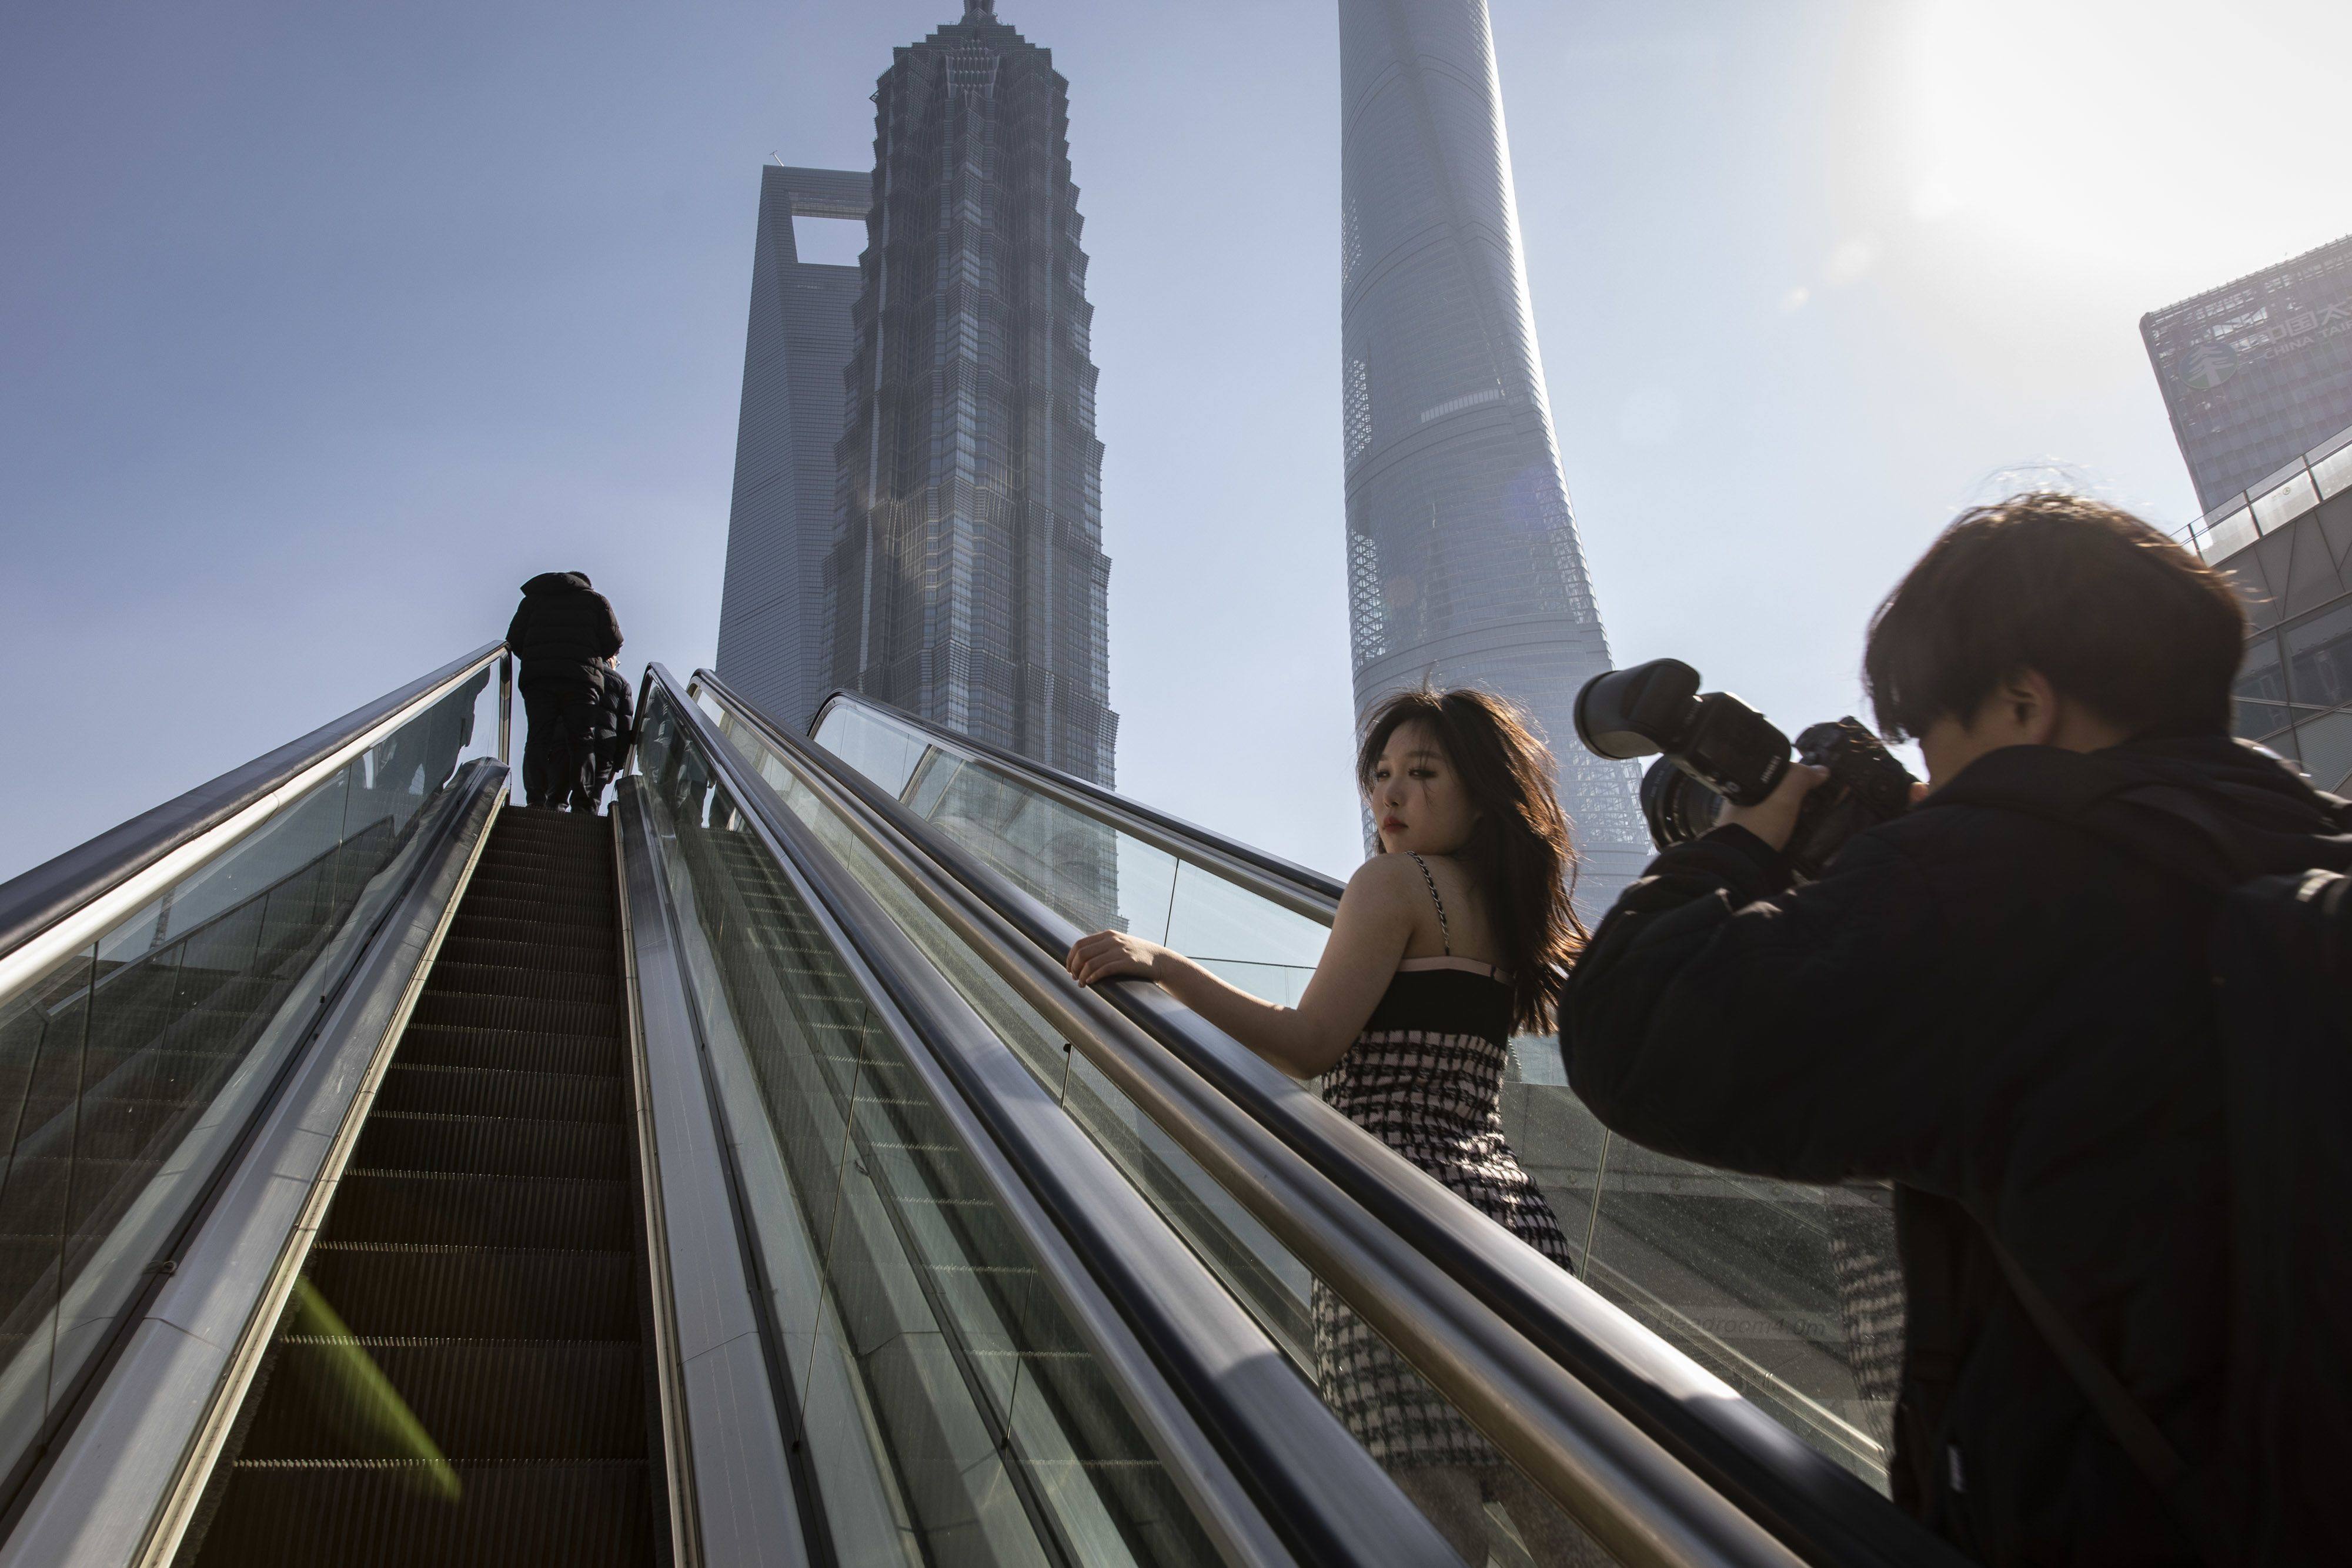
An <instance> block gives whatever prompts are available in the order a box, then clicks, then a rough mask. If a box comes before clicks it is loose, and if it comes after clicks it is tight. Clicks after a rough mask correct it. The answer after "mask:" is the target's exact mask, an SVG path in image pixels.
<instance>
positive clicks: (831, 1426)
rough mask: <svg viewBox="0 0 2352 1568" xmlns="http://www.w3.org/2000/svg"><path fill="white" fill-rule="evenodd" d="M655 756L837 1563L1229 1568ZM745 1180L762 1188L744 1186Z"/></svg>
mask: <svg viewBox="0 0 2352 1568" xmlns="http://www.w3.org/2000/svg"><path fill="white" fill-rule="evenodd" d="M650 710H651V711H649V712H648V714H647V716H646V724H645V727H644V738H643V742H642V751H641V763H642V766H643V768H645V771H646V777H647V780H648V782H649V784H650V785H651V789H649V790H648V791H647V792H646V793H647V798H648V800H649V805H650V809H651V810H652V811H653V814H654V819H655V827H656V832H657V833H658V834H659V836H660V837H661V839H662V840H663V841H664V842H665V848H666V852H667V861H668V862H669V870H670V875H671V893H672V895H673V898H674V900H675V902H676V904H677V908H678V910H679V912H680V916H681V918H682V919H690V920H691V921H692V922H693V925H694V926H695V930H696V934H697V935H698V936H699V938H700V946H702V948H703V949H704V950H705V952H706V953H707V956H708V962H709V965H710V966H711V967H713V968H714V969H715V971H716V973H715V977H714V978H715V980H716V983H717V988H718V990H719V993H720V999H723V1003H724V1007H725V1010H726V1013H727V1015H728V1018H729V1020H730V1023H731V1026H732V1029H733V1030H734V1032H735V1033H736V1034H737V1035H739V1036H740V1040H741V1041H742V1046H743V1050H744V1052H745V1054H746V1055H747V1056H748V1058H749V1061H750V1064H751V1072H752V1074H753V1076H754V1078H755V1079H756V1081H757V1088H758V1093H759V1096H760V1109H761V1113H763V1114H764V1116H765V1117H766V1119H767V1122H768V1124H769V1126H770V1127H771V1128H772V1132H773V1135H774V1144H775V1147H776V1149H777V1151H778V1154H779V1155H780V1157H781V1159H782V1164H783V1165H784V1166H785V1176H786V1178H787V1180H788V1182H789V1186H790V1189H791V1191H790V1195H789V1202H790V1205H791V1208H792V1212H790V1213H781V1212H776V1211H775V1210H774V1207H772V1206H771V1207H769V1208H768V1209H767V1210H766V1211H763V1212H759V1213H755V1214H754V1215H753V1216H752V1217H751V1218H752V1221H753V1224H754V1226H755V1228H756V1229H757V1230H758V1232H759V1235H760V1243H761V1249H762V1253H763V1255H764V1258H765V1260H766V1263H767V1268H768V1272H769V1275H770V1278H771V1283H772V1286H773V1289H774V1291H775V1293H776V1297H777V1301H776V1317H777V1321H778V1322H779V1323H780V1324H781V1325H782V1330H783V1333H784V1337H785V1340H786V1345H785V1350H786V1353H787V1354H786V1359H787V1361H788V1363H789V1371H790V1375H791V1377H792V1380H793V1395H794V1397H795V1399H796V1400H797V1402H798V1404H799V1406H800V1408H801V1412H802V1423H803V1428H804V1429H805V1430H806V1432H807V1433H808V1434H809V1448H810V1453H809V1456H808V1457H809V1459H810V1468H811V1469H812V1470H813V1472H814V1479H815V1481H816V1483H817V1488H818V1490H819V1491H820V1492H821V1493H822V1496H823V1499H824V1513H825V1517H826V1521H827V1524H828V1527H829V1529H830V1532H831V1535H832V1540H833V1544H834V1548H835V1552H836V1554H837V1555H838V1556H839V1557H840V1559H841V1561H843V1562H844V1563H908V1564H916V1563H925V1562H956V1563H992V1564H993V1563H1007V1564H1029V1563H1036V1564H1063V1565H1071V1564H1079V1563H1086V1564H1094V1563H1110V1564H1117V1563H1136V1564H1171V1565H1173V1564H1192V1563H1209V1562H1213V1561H1214V1560H1215V1555H1216V1554H1215V1552H1214V1551H1213V1548H1212V1547H1211V1545H1210V1543H1209V1542H1208V1540H1207V1539H1206V1537H1205V1536H1203V1535H1202V1531H1201V1529H1200V1527H1199V1525H1198V1524H1197V1523H1196V1522H1195V1521H1194V1519H1193V1517H1192V1511H1191V1509H1190V1508H1189V1507H1188V1506H1187V1504H1186V1503H1185V1501H1184V1500H1183V1498H1182V1496H1181V1493H1180V1491H1179V1490H1178V1489H1177V1487H1176V1485H1175V1483H1174V1481H1173V1480H1172V1479H1171V1478H1170V1477H1169V1475H1168V1473H1167V1471H1166V1470H1165V1469H1164V1468H1163V1467H1162V1466H1161V1464H1160V1461H1159V1460H1158V1458H1157V1457H1156V1456H1155V1455H1154V1454H1153V1452H1152V1450H1151V1448H1150V1444H1149V1442H1148V1441H1147V1440H1146V1438H1145V1437H1144V1436H1143V1434H1142V1433H1141V1431H1140V1430H1139V1428H1138V1427H1136V1425H1135V1423H1134V1421H1133V1419H1132V1417H1131V1416H1129V1413H1128V1411H1127V1409H1126V1407H1125V1406H1124V1404H1123V1403H1122V1401H1121V1399H1120V1397H1119V1395H1118V1390H1117V1389H1116V1388H1115V1387H1114V1386H1113V1385H1111V1383H1110V1381H1109V1380H1108V1376H1107V1375H1106V1374H1105V1373H1104V1371H1103V1370H1102V1368H1101V1367H1100V1366H1099V1365H1098V1364H1097V1361H1096V1360H1095V1358H1094V1356H1093V1354H1091V1352H1090V1351H1089V1350H1088V1349H1087V1346H1086V1343H1085V1342H1084V1340H1083V1338H1082V1337H1081V1335H1080V1334H1079V1333H1078V1331H1077V1329H1076V1324H1075V1323H1074V1322H1072V1320H1071V1319H1070V1317H1069V1315H1068V1313H1067V1312H1066V1309H1065V1308H1064V1307H1063V1305H1062V1304H1061V1302H1060V1300H1059V1298H1058V1297H1057V1295H1056V1293H1055V1291H1054V1289H1053V1288H1052V1287H1051V1285H1050V1284H1049V1283H1048V1281H1047V1280H1046V1278H1045V1275H1044V1273H1043V1272H1042V1270H1041V1269H1040V1267H1039V1265H1038V1263H1037V1260H1036V1259H1035V1258H1034V1255H1033V1254H1032V1253H1031V1252H1030V1251H1029V1250H1028V1248H1027V1244H1026V1242H1025V1241H1024V1239H1023V1236H1022V1233H1021V1231H1020V1229H1019V1228H1018V1227H1017V1226H1016V1225H1015V1223H1014V1222H1013V1219H1012V1218H1010V1217H1009V1216H1007V1215H1006V1214H1005V1213H1004V1212H1003V1209H1002V1207H1000V1205H999V1203H998V1202H997V1200H996V1199H995V1198H994V1197H992V1189H991V1188H990V1186H989V1185H988V1183H987V1181H986V1179H985V1178H984V1177H983V1176H982V1172H981V1170H980V1169H979V1167H978V1166H977V1165H976V1164H975V1163H974V1161H973V1158H972V1156H971V1153H970V1152H969V1151H968V1150H967V1149H966V1148H965V1147H964V1146H963V1145H962V1144H961V1141H960V1134H958V1132H957V1131H956V1128H955V1125H954V1124H953V1123H952V1122H951V1121H950V1118H949V1117H948V1116H947V1114H946V1113H944V1112H943V1111H942V1110H941V1108H940V1105H939V1104H938V1103H937V1102H936V1101H934V1100H933V1099H932V1098H931V1097H930V1093H929V1090H928V1089H927V1087H926V1080H925V1077H924V1075H923V1074H922V1073H921V1072H919V1071H918V1070H917V1068H916V1067H915V1065H914V1064H913V1063H912V1062H911V1061H909V1060H908V1057H907V1055H906V1049H905V1047H903V1046H902V1044H901V1043H900V1041H899V1040H898V1037H897V1036H896V1035H895V1034H894V1033H893V1032H892V1030H890V1029H888V1028H886V1027H885V1026H884V1024H883V1022H882V1021H881V1020H880V1019H877V1017H876V1016H875V1014H874V1012H873V1010H872V1009H871V1007H870V1005H869V1003H868V1002H867V1000H866V998H865V996H864V994H863V992H862V990H861V989H860V987H859V984H858V982H857V980H856V977H855V976H854V975H853V974H852V972H851V970H850V969H849V968H848V967H847V966H846V964H845V962H844V960H843V958H842V957H841V956H840V955H839V953H838V952H837V951H835V948H834V947H833V946H832V945H831V942H830V940H829V939H828V937H827V936H826V931H825V927H824V924H823V922H822V921H821V920H820V919H819V918H818V916H817V915H816V914H815V912H814V910H812V909H811V907H810V906H809V904H808V903H807V901H806V900H805V898H804V897H803V895H802V894H801V893H800V891H799V889H798V887H797V885H796V884H795V883H794V882H793V878H792V877H791V876H790V875H789V874H788V873H786V872H785V871H784V870H783V869H782V867H780V866H779V865H778V864H777V863H776V862H774V860H773V859H772V857H771V855H770V853H769V852H768V850H767V849H766V847H765V845H764V843H763V842H762V841H761V840H760V838H759V837H758V836H757V835H756V834H755V833H754V832H753V831H751V828H750V826H749V825H748V823H747V822H746V821H745V820H744V818H743V816H742V814H741V813H740V810H739V809H738V808H737V806H736V804H735V802H734V801H733V800H732V799H731V798H730V796H729V794H728V792H727V790H726V789H725V788H724V787H723V786H721V785H719V784H718V783H717V782H715V779H714V774H715V769H713V768H711V767H710V766H709V763H708V761H707V760H706V759H704V758H702V757H701V756H699V755H698V752H697V751H696V749H695V746H694V742H693V740H692V738H691V737H690V736H688V734H687V732H686V731H685V730H684V729H683V727H681V726H679V725H677V723H676V722H675V720H674V719H673V718H672V717H671V716H669V715H668V714H667V710H666V706H665V705H664V704H662V703H659V702H656V703H655V704H652V705H650ZM755 1185H756V1184H754V1183H752V1182H751V1180H750V1178H747V1186H755Z"/></svg>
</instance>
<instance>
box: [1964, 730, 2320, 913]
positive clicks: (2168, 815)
mask: <svg viewBox="0 0 2352 1568" xmlns="http://www.w3.org/2000/svg"><path fill="white" fill-rule="evenodd" d="M1945 805H1951V806H1964V805H1977V806H1999V807H2007V808H2010V809H2013V810H2032V811H2034V812H2036V813H2037V814H2040V815H2045V816H2052V817H2058V818H2062V819H2064V820H2068V821H2076V822H2079V823H2080V824H2081V825H2082V826H2083V827H2084V828H2085V829H2088V830H2089V831H2093V832H2095V833H2097V834H2099V836H2101V837H2102V838H2105V839H2107V840H2109V841H2112V842H2116V843H2120V844H2124V845H2126V846H2127V847H2128V848H2130V849H2131V850H2132V851H2133V852H2136V853H2137V854H2140V855H2143V856H2145V857H2146V858H2147V859H2150V860H2154V861H2158V862H2165V863H2168V864H2172V865H2176V866H2178V867H2179V868H2180V869H2181V870H2182V871H2184V872H2186V873H2189V874H2191V875H2194V876H2196V877H2197V878H2198V879H2199V880H2200V881H2204V882H2206V883H2211V884H2225V883H2231V882H2243V881H2246V880H2249V879H2251V878H2253V877H2257V876H2266V875H2271V874H2273V873H2281V872H2296V871H2310V870H2313V869H2315V868H2320V867H2325V868H2326V869H2329V870H2334V871H2342V870H2346V869H2347V868H2352V803H2347V802H2346V801H2344V800H2339V799H2337V798H2336V796H2334V795H2330V794H2327V793H2326V792H2324V791H2322V790H2319V789H2314V788H2313V787H2312V786H2311V785H2310V784H2309V783H2308V782H2307V781H2306V780H2305V779H2304V778H2303V776H2302V775H2301V774H2299V773H2297V772H2296V771H2295V770H2294V767H2293V766H2292V765H2290V764H2288V763H2286V762H2284V761H2282V760H2281V759H2280V758H2278V757H2276V756H2274V755H2273V754H2272V753H2271V752H2268V751H2265V750H2264V749H2263V748H2262V747H2259V746H2256V745H2254V744H2253V743H2252V742H2251V741H2244V740H2238V739H2235V738H2233V737H2230V736H2226V735H2189V736H2173V737H2163V738H2158V739H2148V740H2134V741H2127V742H2126V743H2125V744H2124V745H2122V746H2116V747H2108V748H2107V749H2106V750H2105V751H2095V752H2091V753H2088V754H2087V755H2086V754H2084V753H2081V752H2073V751H2062V750H2060V749H2058V748H2056V747H2047V746H2014V747H2007V748H2005V749H2003V750H2000V751H1995V752H1990V753H1988V754H1987V755H1985V756H1983V757H1980V758H1977V760H1976V761H1974V762H1972V763H1970V764H1969V766H1968V767H1966V768H1962V769H1961V770H1960V773H1959V775H1958V777H1957V778H1955V779H1953V780H1952V781H1951V783H1949V784H1948V785H1947V786H1945V787H1944V788H1943V789H1938V790H1937V791H1936V793H1935V794H1933V795H1930V796H1929V797H1928V798H1927V800H1925V801H1923V802H1921V809H1922V810H1925V809H1927V808H1929V807H1934V806H1945Z"/></svg>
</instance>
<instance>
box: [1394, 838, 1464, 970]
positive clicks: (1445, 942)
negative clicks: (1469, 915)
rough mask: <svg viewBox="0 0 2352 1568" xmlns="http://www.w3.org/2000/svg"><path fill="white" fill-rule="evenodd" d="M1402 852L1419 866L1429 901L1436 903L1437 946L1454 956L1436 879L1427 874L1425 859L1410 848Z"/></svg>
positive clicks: (1452, 943)
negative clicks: (1426, 886) (1427, 890)
mask: <svg viewBox="0 0 2352 1568" xmlns="http://www.w3.org/2000/svg"><path fill="white" fill-rule="evenodd" d="M1405 858H1406V859H1408V860H1410V861H1412V863H1413V864H1415V865H1417V866H1419V867H1420V868H1421V880H1422V881H1423V882H1425V883H1428V884H1429V902H1430V903H1432V904H1435V905H1437V943H1438V946H1441V947H1443V948H1444V949H1445V956H1447V957H1449V958H1451V957H1452V956H1454V933H1453V931H1452V929H1451V928H1450V927H1448V926H1447V925H1446V924H1445V900H1444V899H1442V898H1440V897H1438V896H1437V879H1436V878H1435V877H1433V876H1432V875H1430V874H1429V862H1427V861H1424V860H1423V859H1422V858H1421V857H1420V856H1419V855H1417V854H1414V853H1413V852H1412V851H1411V850H1407V851H1405Z"/></svg>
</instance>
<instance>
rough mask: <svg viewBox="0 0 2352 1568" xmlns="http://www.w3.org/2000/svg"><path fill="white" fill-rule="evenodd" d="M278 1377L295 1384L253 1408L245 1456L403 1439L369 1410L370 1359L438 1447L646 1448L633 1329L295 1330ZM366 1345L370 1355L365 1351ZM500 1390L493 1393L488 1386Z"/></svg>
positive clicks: (595, 1454)
mask: <svg viewBox="0 0 2352 1568" xmlns="http://www.w3.org/2000/svg"><path fill="white" fill-rule="evenodd" d="M280 1343H282V1344H283V1345H284V1346H285V1352H284V1354H283V1355H282V1356H281V1357H280V1359H279V1361H278V1367H277V1369H276V1371H274V1372H273V1373H272V1374H271V1375H270V1381H271V1384H272V1385H273V1386H276V1385H279V1384H285V1385H289V1386H290V1387H292V1388H294V1389H297V1390H299V1393H300V1395H301V1397H299V1398H297V1399H284V1398H280V1399H276V1400H272V1401H270V1402H269V1403H268V1406H267V1407H266V1408H265V1409H264V1410H263V1411H262V1412H261V1414H260V1416H258V1417H257V1419H256V1420H255V1422H254V1424H253V1427H252V1429H251V1431H250V1432H249V1433H248V1434H247V1437H246V1441H245V1449H244V1452H243V1454H242V1455H241V1456H240V1457H241V1458H245V1459H247V1460H254V1459H299V1458H316V1459H336V1458H351V1459H364V1458H384V1457H386V1450H387V1449H393V1450H395V1451H396V1450H397V1448H398V1447H399V1440H398V1438H397V1437H391V1438H390V1439H389V1440H387V1434H385V1433H384V1432H383V1428H382V1427H381V1426H380V1425H378V1424H377V1423H376V1422H374V1421H372V1420H371V1419H370V1417H371V1416H372V1415H373V1412H374V1410H375V1408H376V1396H375V1393H374V1387H375V1385H373V1384H372V1382H371V1381H370V1380H368V1379H366V1378H365V1377H364V1376H355V1375H353V1373H354V1368H355V1367H361V1366H364V1365H365V1364H366V1363H373V1364H374V1365H375V1367H376V1368H377V1369H378V1370H379V1371H381V1372H382V1373H383V1376H384V1379H385V1381H386V1382H389V1383H390V1384H391V1385H392V1386H393V1388H394V1391H396V1392H397V1393H398V1394H399V1396H400V1397H401V1400H402V1402H403V1403H404V1404H405V1405H406V1406H408V1408H409V1411H410V1413H411V1414H413V1415H414V1416H415V1417H416V1424H417V1426H418V1427H422V1428H423V1430H424V1432H425V1436H426V1437H430V1438H431V1439H432V1441H433V1445H434V1447H435V1448H438V1449H439V1450H440V1451H441V1454H442V1457H443V1458H447V1459H451V1460H464V1459H629V1458H640V1457H642V1456H643V1454H644V1452H645V1443H646V1430H645V1419H646V1413H645V1381H644V1370H643V1367H642V1364H641V1363H642V1361H643V1358H644V1354H645V1353H644V1350H643V1348H642V1347H640V1346H639V1345H638V1343H637V1342H636V1341H635V1340H634V1339H627V1340H557V1341H552V1342H546V1341H511V1340H476V1339H441V1340H433V1339H392V1338H383V1337H378V1338H373V1339H370V1338H352V1339H325V1338H320V1337H318V1336H289V1337H288V1338H286V1339H284V1340H283V1341H281V1342H280ZM361 1356H364V1357H365V1362H362V1361H361V1360H360V1359H359V1358H360V1357H361ZM492 1388H494V1389H496V1390H498V1397H497V1398H495V1399H485V1398H483V1397H482V1392H483V1390H485V1389H492Z"/></svg>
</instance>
